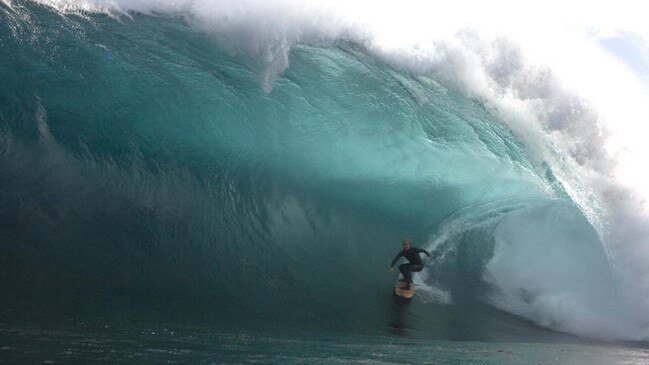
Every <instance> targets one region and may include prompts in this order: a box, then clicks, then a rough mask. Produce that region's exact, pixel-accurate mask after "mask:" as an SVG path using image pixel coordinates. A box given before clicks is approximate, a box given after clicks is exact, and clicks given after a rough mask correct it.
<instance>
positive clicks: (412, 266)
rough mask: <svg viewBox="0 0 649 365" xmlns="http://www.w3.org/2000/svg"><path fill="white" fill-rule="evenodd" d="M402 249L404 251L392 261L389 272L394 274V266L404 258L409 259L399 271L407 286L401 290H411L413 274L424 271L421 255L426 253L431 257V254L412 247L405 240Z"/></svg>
mask: <svg viewBox="0 0 649 365" xmlns="http://www.w3.org/2000/svg"><path fill="white" fill-rule="evenodd" d="M401 247H402V248H403V249H402V250H401V251H399V253H398V254H397V255H396V256H395V257H394V259H393V260H392V263H391V264H390V267H389V268H388V272H392V270H393V268H392V267H393V266H394V264H396V263H397V261H399V259H400V258H401V257H402V256H405V257H406V259H408V263H407V264H401V265H399V271H401V275H403V280H404V281H405V283H406V285H405V286H404V287H402V288H401V289H403V290H410V284H412V273H413V272H419V271H421V270H423V269H424V265H423V263H422V262H421V257H419V254H420V253H425V254H426V256H428V257H431V253H430V252H428V251H426V250H424V249H422V248H419V247H410V240H407V239H406V240H403V242H402V243H401Z"/></svg>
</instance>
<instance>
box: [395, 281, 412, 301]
mask: <svg viewBox="0 0 649 365" xmlns="http://www.w3.org/2000/svg"><path fill="white" fill-rule="evenodd" d="M405 285H406V283H405V282H403V281H399V282H398V283H397V284H396V285H395V286H394V294H396V295H398V296H400V297H403V298H406V299H410V298H412V296H413V295H415V284H410V289H409V290H403V289H401V288H402V287H403V286H405Z"/></svg>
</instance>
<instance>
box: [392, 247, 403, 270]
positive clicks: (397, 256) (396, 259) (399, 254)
mask: <svg viewBox="0 0 649 365" xmlns="http://www.w3.org/2000/svg"><path fill="white" fill-rule="evenodd" d="M401 256H403V251H399V253H398V254H397V255H396V256H394V259H392V262H391V263H390V267H389V270H390V271H392V266H394V264H396V263H397V261H399V259H400V258H401Z"/></svg>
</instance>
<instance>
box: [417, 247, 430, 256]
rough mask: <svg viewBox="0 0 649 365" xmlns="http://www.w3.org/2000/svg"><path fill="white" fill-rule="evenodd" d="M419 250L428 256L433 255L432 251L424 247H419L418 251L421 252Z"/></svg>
mask: <svg viewBox="0 0 649 365" xmlns="http://www.w3.org/2000/svg"><path fill="white" fill-rule="evenodd" d="M419 252H421V253H425V254H426V256H428V257H430V256H431V253H430V252H429V251H427V250H424V249H423V248H417V253H419Z"/></svg>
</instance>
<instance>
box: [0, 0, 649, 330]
mask: <svg viewBox="0 0 649 365" xmlns="http://www.w3.org/2000/svg"><path fill="white" fill-rule="evenodd" d="M332 9H333V10H332ZM354 9H355V8H354ZM354 9H351V10H350V11H348V12H345V13H344V14H345V15H344V16H343V15H341V14H343V13H341V12H337V11H335V8H326V9H325V8H324V7H322V6H315V5H308V6H305V5H303V6H299V5H298V4H295V3H290V2H288V3H275V4H272V5H263V4H262V3H261V2H259V3H257V2H243V3H240V2H236V3H234V2H232V3H231V2H219V3H218V4H217V5H214V4H209V3H208V2H202V1H185V2H183V1H181V2H169V3H167V2H163V1H151V2H146V1H142V2H119V1H116V2H115V1H113V2H102V1H82V2H72V1H41V2H40V4H38V3H33V2H22V1H9V2H7V1H4V2H2V3H0V17H1V18H2V22H0V46H1V47H2V54H1V55H0V80H1V81H2V86H1V87H0V123H1V125H0V171H1V177H0V197H1V199H2V205H1V206H0V222H1V223H0V244H1V246H0V249H1V250H2V255H1V257H2V258H1V260H2V265H1V268H0V275H2V276H1V277H2V284H0V285H1V286H0V289H1V291H2V298H3V299H2V304H3V306H4V307H5V308H13V307H17V306H19V307H21V308H22V307H25V306H26V307H34V308H36V307H39V306H43V307H48V308H49V307H55V306H64V307H70V306H72V307H74V308H78V307H80V306H90V305H91V303H95V304H96V303H101V304H99V305H111V306H112V305H120V306H125V307H127V308H129V307H141V306H176V307H184V308H194V307H201V308H207V309H206V310H207V311H208V312H211V313H213V314H214V315H216V316H220V317H223V318H231V317H241V318H243V317H253V318H260V319H264V320H267V321H273V318H284V316H289V317H291V318H293V319H297V320H298V321H302V322H310V321H315V320H316V319H322V318H325V319H326V318H338V319H340V318H343V322H344V321H348V322H354V321H368V323H372V320H371V318H373V317H376V316H377V313H380V312H381V311H382V310H383V306H384V304H383V303H384V302H385V301H386V298H385V294H386V292H388V293H389V288H390V280H391V279H388V278H387V277H385V276H383V275H385V274H384V271H385V267H386V266H387V263H388V262H389V260H390V259H391V257H392V256H393V255H394V253H395V250H396V249H398V247H399V246H398V242H399V241H400V239H402V238H404V237H410V238H412V239H414V240H415V241H416V242H418V244H419V245H424V246H427V247H429V248H434V249H437V250H439V251H440V252H442V256H441V258H440V259H439V260H438V261H436V262H434V263H433V262H429V263H427V266H426V270H425V272H424V273H423V275H422V276H421V277H422V279H420V280H421V282H420V285H421V286H422V288H421V290H420V297H419V300H421V301H423V302H427V303H431V305H446V306H453V305H457V304H458V303H463V302H467V301H468V302H471V303H472V302H482V303H487V304H489V305H492V306H495V307H496V308H499V309H502V310H505V311H507V312H511V313H513V314H516V315H519V316H522V317H525V318H527V319H530V320H532V321H534V322H535V323H537V324H539V325H541V326H544V327H548V328H551V329H556V330H560V331H566V332H570V333H576V334H580V335H588V336H595V337H603V338H621V339H645V340H646V339H647V337H648V336H649V335H648V332H647V331H648V329H647V323H645V322H643V320H642V318H646V314H647V313H646V308H647V307H646V304H647V298H646V293H647V292H648V290H649V288H648V287H647V286H648V285H649V283H648V281H647V272H646V268H645V267H644V265H643V259H646V258H647V252H648V251H647V249H646V246H645V245H646V237H647V235H646V233H647V232H646V228H645V227H646V224H645V223H646V216H645V213H644V210H643V209H644V208H643V204H644V201H643V196H642V194H641V192H638V191H637V190H634V188H633V186H629V184H631V185H632V184H633V183H634V180H629V179H627V180H623V179H621V178H620V177H619V176H617V177H616V176H615V173H616V171H618V172H619V171H622V172H621V173H620V174H622V173H624V172H625V171H627V172H628V171H632V170H633V165H632V163H631V162H628V160H625V159H624V157H623V156H622V157H621V156H618V155H616V154H615V153H617V150H615V148H617V147H619V146H620V145H622V144H624V143H626V140H625V141H623V142H620V139H621V138H624V137H625V136H626V135H625V134H624V133H623V132H618V133H617V134H615V135H614V137H615V138H617V139H615V138H613V139H610V138H609V134H610V130H611V129H614V126H615V122H616V121H617V118H643V117H645V116H646V115H647V114H646V112H647V111H646V110H644V109H642V107H641V106H638V105H639V104H638V103H640V102H641V101H642V100H644V99H643V98H646V96H645V95H644V94H642V93H641V92H639V91H637V90H635V89H632V87H633V85H634V84H633V82H632V81H625V82H626V83H622V84H618V86H619V85H624V86H625V87H627V88H630V89H629V90H628V92H629V95H631V96H633V97H636V98H637V99H633V98H632V97H631V96H629V97H628V100H629V101H630V102H632V103H633V106H632V107H631V109H633V111H634V114H633V116H632V117H629V113H628V112H627V111H626V110H622V109H619V108H617V109H616V105H615V104H613V103H610V100H612V99H615V100H618V99H617V96H616V92H615V91H613V92H609V93H608V94H607V93H605V92H604V93H603V94H598V92H599V91H593V90H590V89H586V88H583V89H581V88H580V87H581V84H580V83H579V80H577V81H575V80H576V79H577V77H576V76H575V80H572V79H570V77H569V76H566V75H572V74H571V73H570V72H567V71H566V68H565V65H564V64H562V63H560V62H558V63H557V62H555V61H556V60H561V59H562V58H561V57H560V56H557V57H555V58H554V59H553V58H552V57H549V59H548V60H547V63H546V64H543V63H538V64H535V63H534V62H532V61H533V59H531V58H530V57H532V56H533V55H534V54H535V53H534V51H535V49H528V48H529V47H527V48H525V47H523V46H521V45H520V44H521V43H520V39H517V37H515V36H513V35H512V36H508V37H506V36H502V35H497V34H496V35H495V34H492V33H491V32H483V31H481V30H480V29H471V28H464V27H462V28H458V24H444V25H443V26H441V25H440V26H437V27H431V29H429V31H428V32H424V33H425V34H426V37H428V38H421V37H420V38H417V37H412V34H409V33H407V32H405V33H404V32H402V33H397V32H394V33H390V32H386V31H385V30H383V29H381V28H378V27H376V26H375V24H374V23H373V18H371V17H369V18H368V17H358V14H360V13H361V11H360V10H358V9H356V12H355V11H354ZM359 19H362V20H363V21H360V20H359ZM436 19H443V14H441V15H436ZM460 25H461V24H460ZM413 28H414V27H413ZM458 29H460V30H458ZM411 30H412V29H411ZM451 30H453V31H452V32H451ZM430 34H433V36H431V35H430ZM557 42H558V41H557ZM565 42H573V43H565V44H572V45H580V46H582V48H579V50H580V51H582V52H583V53H584V54H585V55H587V56H588V57H599V58H598V59H601V60H602V63H601V64H606V65H608V63H606V62H608V59H607V58H606V57H605V56H604V55H602V54H600V53H598V51H597V50H596V49H595V48H592V47H590V46H589V45H588V43H583V42H581V41H579V42H578V41H577V40H574V39H570V40H565ZM565 44H562V43H557V46H563V45H565ZM530 55H532V56H530ZM563 57H567V55H564V56H563ZM568 70H569V71H570V70H573V69H570V68H569V67H568ZM611 70H613V71H614V72H617V73H616V75H617V76H619V77H618V81H619V79H623V80H631V79H629V78H628V75H626V74H625V73H624V72H623V71H620V69H619V68H617V66H616V65H611V66H610V67H609V68H607V71H611ZM590 76H592V77H599V76H600V75H590ZM566 78H567V79H566ZM566 80H567V81H566ZM602 81H606V80H605V78H604V76H602ZM568 86H574V87H573V88H569V87H568ZM598 90H600V89H598ZM638 95H639V96H638ZM616 113H620V114H616ZM607 120H613V122H611V123H609V124H606V121H607ZM633 120H636V119H633ZM616 146H617V147H616ZM620 166H621V167H620ZM616 169H617V170H616ZM386 283H387V285H386ZM106 303H108V304H106ZM368 325H369V324H368Z"/></svg>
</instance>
